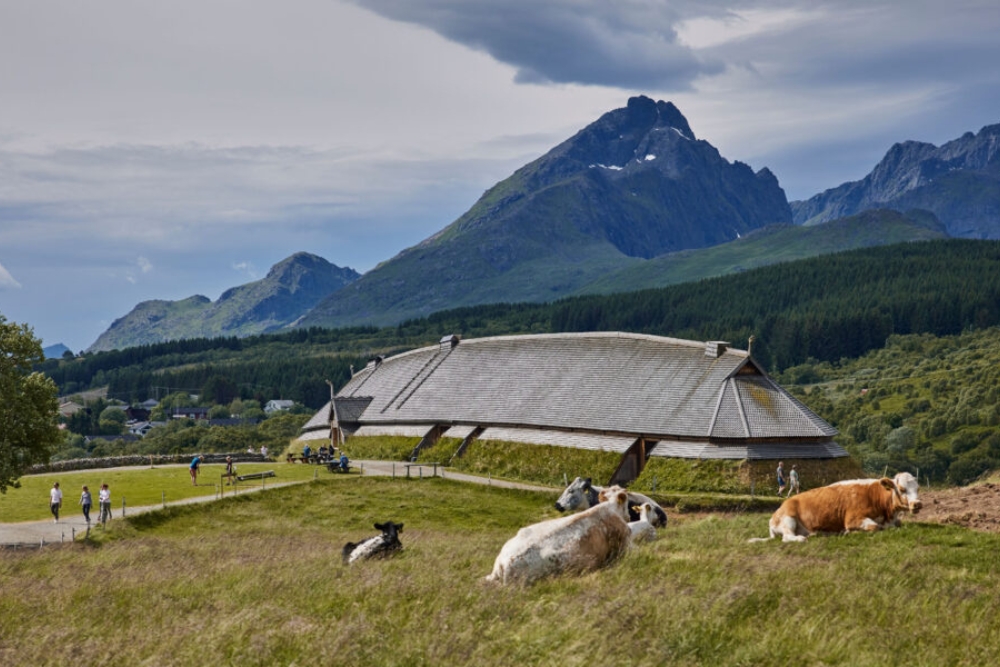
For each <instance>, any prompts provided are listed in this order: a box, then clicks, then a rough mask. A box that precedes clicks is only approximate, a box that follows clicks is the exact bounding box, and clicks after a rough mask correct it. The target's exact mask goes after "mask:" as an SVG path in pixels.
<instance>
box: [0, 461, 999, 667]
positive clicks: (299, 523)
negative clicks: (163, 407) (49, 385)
mask: <svg viewBox="0 0 1000 667" xmlns="http://www.w3.org/2000/svg"><path fill="white" fill-rule="evenodd" d="M552 501H553V494H549V493H529V492H522V491H511V490H505V489H500V488H496V487H493V488H491V487H484V486H477V485H471V484H462V483H459V482H453V481H450V480H444V479H425V480H415V479H414V480H406V479H395V480H393V479H389V478H373V477H364V478H362V477H339V476H338V477H332V476H328V477H326V478H323V477H322V476H321V477H320V480H319V481H316V482H313V483H310V484H303V485H295V486H291V487H285V488H279V489H274V490H272V491H268V492H265V493H260V494H247V495H243V496H237V497H235V498H229V499H226V500H222V501H219V502H216V503H211V504H207V505H198V506H177V507H173V508H168V509H167V510H164V511H161V512H154V513H150V514H144V515H141V516H136V517H134V518H131V519H129V520H127V521H121V522H117V521H116V522H115V523H114V524H113V525H112V527H111V529H109V531H108V533H107V534H106V535H101V536H100V539H99V540H98V541H94V542H90V543H84V542H77V543H74V544H71V545H65V546H62V547H55V546H54V547H50V548H46V549H43V550H21V551H2V552H0V590H2V591H3V595H2V596H0V619H2V632H0V663H2V664H4V665H29V664H30V665H70V664H81V665H90V664H122V665H129V664H150V665H154V664H155V665H209V664H212V665H292V664H294V665H299V666H304V665H379V666H395V665H398V666H403V665H407V666H409V665H469V664H475V665H476V666H477V667H490V666H493V665H497V666H500V665H503V666H508V665H566V666H573V665H580V666H582V665H594V664H627V665H667V664H669V665H713V666H714V665H723V666H724V665H790V664H796V665H798V664H801V665H852V666H853V665H879V666H880V667H881V666H884V665H885V664H891V663H898V662H900V661H905V662H906V663H907V664H912V665H984V664H992V663H993V662H994V661H995V658H996V655H997V653H998V651H1000V624H997V623H996V619H997V617H998V614H1000V595H998V593H1000V564H998V559H997V555H996V554H997V551H998V547H1000V537H998V536H997V535H992V534H986V533H975V532H971V531H968V530H965V529H961V528H957V527H942V526H935V525H930V524H919V523H906V524H904V526H903V527H902V528H901V529H899V530H894V531H886V532H884V533H879V534H875V535H849V536H844V537H829V538H817V539H811V540H810V541H808V542H807V543H805V544H781V543H778V542H775V541H771V542H767V543H762V544H748V543H747V538H749V537H753V536H762V535H765V534H766V533H767V528H766V524H767V515H766V514H759V513H747V514H732V515H671V523H670V525H669V526H668V527H667V528H666V529H665V530H663V531H661V532H660V539H659V540H658V541H657V542H654V543H652V544H648V545H644V546H642V547H640V548H637V549H634V550H633V551H631V552H630V553H629V554H628V555H627V556H625V557H624V558H623V559H622V560H621V561H619V562H618V563H616V564H614V565H613V566H611V567H609V568H607V569H605V570H603V571H600V572H596V573H593V574H589V575H585V576H581V577H565V578H556V579H550V580H547V581H544V582H541V583H540V584H538V585H535V586H533V587H530V588H519V587H514V588H509V589H502V588H495V587H492V586H489V585H486V584H484V583H483V581H482V578H483V577H484V576H485V575H486V574H488V573H489V572H490V569H491V568H492V564H493V559H494V558H495V557H496V554H497V553H498V552H499V550H500V548H501V546H502V545H503V543H504V542H505V541H506V540H507V539H508V538H510V537H512V536H513V535H514V533H515V532H516V531H517V529H518V528H520V527H521V526H524V525H526V524H529V523H533V522H535V521H538V520H541V519H544V518H548V517H551V516H553V515H554V512H555V510H554V509H553V508H552ZM388 519H392V520H394V521H397V522H400V521H401V522H404V523H405V528H404V531H403V533H402V535H401V539H402V541H403V543H404V545H405V548H404V551H403V552H402V553H401V554H399V555H398V556H397V557H395V558H393V559H391V560H386V561H376V562H368V563H362V564H360V565H355V566H352V567H351V568H346V567H344V566H342V565H341V564H340V550H341V547H342V545H343V544H344V543H345V542H347V541H358V540H359V539H361V538H364V537H366V536H369V535H372V534H374V532H375V531H374V529H373V528H372V524H373V523H374V522H375V521H384V520H388Z"/></svg>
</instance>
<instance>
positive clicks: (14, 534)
mask: <svg viewBox="0 0 1000 667" xmlns="http://www.w3.org/2000/svg"><path fill="white" fill-rule="evenodd" d="M351 467H352V468H354V469H357V470H360V471H361V474H363V475H376V476H382V477H388V476H394V477H406V476H407V475H408V476H409V477H411V478H413V477H416V478H422V477H434V476H437V477H446V478H447V479H453V480H457V481H461V482H469V483H471V484H487V485H490V486H496V487H498V488H506V489H522V490H525V491H544V492H557V491H558V489H553V488H551V487H547V486H538V485H533V484H523V483H520V482H509V481H506V480H498V479H491V478H489V477H480V476H478V475H467V474H464V473H457V472H452V471H447V472H446V471H445V469H444V468H442V467H441V466H433V465H417V464H405V463H399V462H395V463H394V462H392V461H352V462H351ZM310 481H312V480H296V481H293V482H280V481H274V482H269V483H268V484H267V486H266V487H263V488H262V487H260V486H252V485H251V486H246V487H241V488H240V490H239V491H238V493H239V494H240V495H242V494H245V493H261V492H262V491H270V490H272V489H277V488H281V487H283V486H291V485H293V484H305V483H308V482H310ZM227 497H229V496H227ZM215 500H218V497H217V496H216V495H215V494H210V495H205V496H197V497H195V498H185V499H183V500H176V501H173V502H169V503H166V507H175V506H177V505H191V504H196V503H208V502H213V501H215ZM163 508H164V504H162V503H161V504H156V505H146V506H141V507H128V506H126V507H125V508H124V510H123V509H122V508H121V507H118V508H114V509H113V510H112V518H111V521H120V520H121V519H122V512H123V511H124V513H125V516H126V517H132V516H135V515H137V514H144V513H146V512H155V511H157V510H162V509H163ZM99 515H100V513H99V511H98V509H97V507H96V505H95V507H94V509H92V510H91V512H90V518H91V523H90V531H91V533H96V532H100V531H101V530H103V528H101V525H100V523H99V522H98V521H97V518H98V517H99ZM86 534H87V522H86V521H84V519H83V514H82V513H81V512H80V510H79V508H78V507H71V508H69V511H68V512H63V513H61V514H60V518H59V522H58V523H56V522H54V521H52V519H46V520H42V521H22V522H19V523H0V548H18V547H44V546H45V545H47V544H60V543H65V542H70V541H72V540H74V539H77V540H78V539H82V537H83V536H85V535H86Z"/></svg>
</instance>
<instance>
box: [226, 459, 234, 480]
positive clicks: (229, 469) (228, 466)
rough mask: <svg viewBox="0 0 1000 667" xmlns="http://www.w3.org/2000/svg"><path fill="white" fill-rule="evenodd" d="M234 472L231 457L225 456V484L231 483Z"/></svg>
mask: <svg viewBox="0 0 1000 667" xmlns="http://www.w3.org/2000/svg"><path fill="white" fill-rule="evenodd" d="M235 474H236V466H234V465H233V457H232V456H227V457H226V486H229V485H231V484H232V483H233V475H235Z"/></svg>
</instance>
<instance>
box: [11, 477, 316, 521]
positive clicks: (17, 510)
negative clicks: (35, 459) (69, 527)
mask: <svg viewBox="0 0 1000 667" xmlns="http://www.w3.org/2000/svg"><path fill="white" fill-rule="evenodd" d="M267 470H271V471H274V472H275V477H273V478H269V479H266V480H263V484H264V485H265V487H266V485H268V484H271V485H273V484H280V483H282V482H293V481H303V480H311V479H313V478H314V477H316V476H322V475H329V474H330V473H329V472H327V470H326V468H324V467H319V466H307V465H288V464H286V463H273V462H272V463H240V464H238V465H237V469H236V473H237V474H238V475H245V474H249V473H257V472H263V471H267ZM223 472H225V465H224V464H221V463H218V464H215V463H211V464H206V465H203V466H202V467H201V474H200V475H199V477H198V486H192V484H191V477H190V475H189V473H188V466H187V465H161V466H156V467H154V468H101V469H95V470H79V471H73V472H62V473H48V474H42V475H27V476H25V477H22V478H21V479H20V484H21V486H20V488H17V489H7V493H5V494H0V523H16V522H19V521H40V520H42V519H51V518H52V515H51V514H49V489H51V488H52V485H53V484H55V483H56V482H59V487H60V488H61V489H62V492H63V506H62V515H63V516H67V515H71V514H76V515H80V514H81V510H80V504H79V503H80V494H81V492H82V490H83V486H84V485H87V486H88V487H89V488H90V493H91V496H92V497H93V504H94V508H95V509H94V510H92V514H91V516H96V513H97V510H96V508H97V493H98V491H99V490H100V488H101V484H107V485H108V488H109V489H110V491H111V504H112V509H113V510H114V512H115V516H118V513H119V511H120V510H121V508H122V500H123V499H124V500H125V502H126V509H127V508H128V507H143V506H149V505H159V504H161V503H163V502H166V503H167V504H170V503H173V502H177V501H181V500H186V499H188V498H197V497H200V496H215V495H218V494H219V492H220V490H221V492H222V493H223V494H225V493H229V492H231V491H232V487H225V486H223V487H222V488H221V489H220V487H219V484H220V482H221V481H222V480H221V476H222V473H223ZM251 484H252V485H254V486H261V480H255V481H253V482H247V483H245V484H241V485H238V486H237V488H245V487H246V486H249V485H251Z"/></svg>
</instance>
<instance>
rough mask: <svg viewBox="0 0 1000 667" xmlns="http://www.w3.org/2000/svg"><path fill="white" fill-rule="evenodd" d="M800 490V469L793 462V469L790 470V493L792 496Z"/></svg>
mask: <svg viewBox="0 0 1000 667" xmlns="http://www.w3.org/2000/svg"><path fill="white" fill-rule="evenodd" d="M798 492H799V470H798V465H797V464H795V463H793V464H792V469H791V470H790V471H789V472H788V495H789V496H791V495H793V494H796V493H798Z"/></svg>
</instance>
